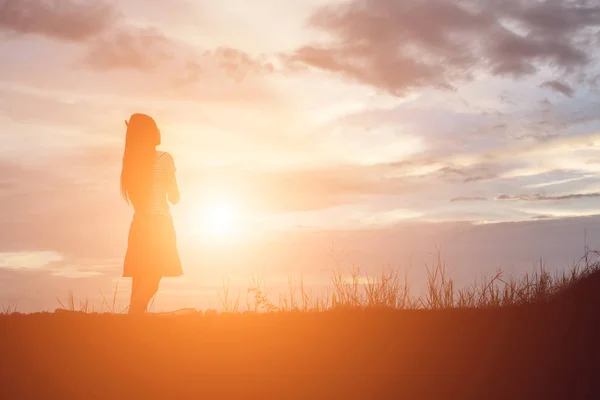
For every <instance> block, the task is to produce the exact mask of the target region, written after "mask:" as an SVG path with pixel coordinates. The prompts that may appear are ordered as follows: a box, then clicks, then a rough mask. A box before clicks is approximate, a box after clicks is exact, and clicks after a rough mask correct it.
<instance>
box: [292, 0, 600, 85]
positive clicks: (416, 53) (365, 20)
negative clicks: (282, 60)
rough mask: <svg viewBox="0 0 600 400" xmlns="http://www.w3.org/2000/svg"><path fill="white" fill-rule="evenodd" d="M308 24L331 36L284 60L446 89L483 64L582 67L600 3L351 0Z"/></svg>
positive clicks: (511, 71)
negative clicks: (577, 4) (579, 4)
mask: <svg viewBox="0 0 600 400" xmlns="http://www.w3.org/2000/svg"><path fill="white" fill-rule="evenodd" d="M309 24H310V26H312V27H314V28H316V29H318V30H320V31H323V32H325V33H327V34H328V36H329V37H332V38H333V39H332V40H330V41H328V42H326V43H325V42H321V43H313V44H308V45H305V46H303V47H301V48H298V49H297V50H296V51H295V52H294V53H293V54H291V55H289V57H288V58H287V61H288V63H289V64H291V65H294V64H298V63H300V64H306V65H310V66H312V67H315V68H318V69H322V70H326V71H330V72H334V73H339V74H341V75H344V76H346V77H348V78H351V79H353V80H355V81H358V82H360V83H363V84H368V85H373V86H376V87H378V88H381V89H383V90H386V91H388V92H390V93H392V94H395V95H403V94H405V93H406V92H407V91H409V90H411V89H415V88H419V87H437V88H451V87H453V86H454V85H455V84H456V83H457V82H460V81H465V80H470V79H473V76H474V75H475V74H476V73H480V72H481V71H486V72H488V73H491V74H494V75H502V76H504V75H507V76H514V77H518V76H523V75H529V74H533V73H535V72H537V71H538V70H539V69H540V67H541V66H542V65H549V66H552V67H555V68H558V69H561V70H564V71H572V70H575V69H578V68H581V67H584V66H585V65H587V64H588V62H589V58H588V56H587V55H586V51H585V50H586V46H588V45H589V43H591V42H592V41H593V39H594V37H595V36H594V35H595V34H594V33H593V31H592V30H591V29H588V28H593V27H596V26H598V25H599V24H600V7H598V6H589V7H585V6H575V5H572V2H569V1H566V0H564V1H560V0H557V1H552V2H550V1H546V2H535V3H534V4H532V3H531V2H526V1H516V0H515V1H511V2H497V1H493V0H486V1H476V0H472V1H462V2H456V1H450V0H406V1H395V0H353V1H349V2H346V3H343V4H341V5H333V6H325V7H322V8H320V9H318V10H317V11H316V12H315V13H314V14H313V15H312V17H311V19H310V21H309ZM582 43H583V44H582Z"/></svg>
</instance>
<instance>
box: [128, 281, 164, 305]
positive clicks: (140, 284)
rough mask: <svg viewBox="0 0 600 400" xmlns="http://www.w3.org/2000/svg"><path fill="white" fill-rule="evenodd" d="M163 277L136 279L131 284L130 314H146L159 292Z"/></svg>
mask: <svg viewBox="0 0 600 400" xmlns="http://www.w3.org/2000/svg"><path fill="white" fill-rule="evenodd" d="M160 279H161V277H160V276H158V277H134V278H132V283H131V300H130V303H129V314H144V313H146V311H147V308H148V303H150V300H152V297H154V295H155V294H156V292H157V291H158V286H159V284H160Z"/></svg>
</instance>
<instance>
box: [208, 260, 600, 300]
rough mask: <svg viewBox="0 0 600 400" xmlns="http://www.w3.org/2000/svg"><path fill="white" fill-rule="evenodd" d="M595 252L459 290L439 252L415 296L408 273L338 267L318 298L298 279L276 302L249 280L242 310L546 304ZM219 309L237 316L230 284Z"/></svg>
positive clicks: (595, 266) (596, 266) (585, 270)
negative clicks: (561, 267)
mask: <svg viewBox="0 0 600 400" xmlns="http://www.w3.org/2000/svg"><path fill="white" fill-rule="evenodd" d="M598 255H599V253H598V252H596V251H589V252H587V253H586V255H585V256H584V257H582V258H581V260H580V261H579V262H577V263H576V264H575V265H574V266H573V267H572V268H571V269H570V270H568V271H563V272H560V273H556V274H551V273H550V272H548V271H547V269H546V267H545V264H544V262H543V260H540V261H539V264H538V265H537V266H536V267H535V269H534V270H533V271H531V272H525V273H524V274H523V275H522V276H521V277H514V276H506V275H505V274H504V273H503V272H502V271H501V270H498V271H497V272H496V273H495V274H493V275H491V276H490V275H486V274H484V275H482V276H481V277H480V278H479V279H476V280H475V281H474V282H473V284H471V285H468V286H466V287H462V288H459V287H458V286H457V285H456V284H455V282H454V281H453V280H452V278H451V277H450V276H449V275H448V273H447V268H446V264H445V263H444V261H443V259H442V257H441V253H440V252H439V251H438V252H436V255H435V259H434V262H433V263H432V264H431V265H425V268H426V271H427V284H426V290H425V291H424V293H420V294H418V295H414V294H413V292H412V291H411V285H410V283H409V279H408V272H409V270H406V271H404V274H403V275H401V274H400V272H399V271H396V270H391V271H388V272H382V273H380V274H379V275H378V276H369V275H365V274H363V273H362V271H361V269H360V268H352V269H351V270H350V275H349V277H350V279H347V278H346V275H345V274H344V273H343V272H342V270H341V269H340V268H336V269H334V271H333V273H332V276H331V278H330V285H329V287H328V288H327V289H326V290H325V292H324V293H323V292H321V293H317V294H315V293H313V291H312V290H307V289H306V286H305V284H304V279H303V277H302V276H301V277H300V280H299V281H298V282H294V281H293V280H292V279H289V280H288V290H287V292H284V293H279V295H278V296H277V299H278V301H277V303H275V302H273V301H272V300H271V298H270V296H269V294H268V291H267V289H266V286H265V285H264V281H263V280H262V279H260V278H256V277H253V278H252V282H251V284H250V286H249V288H248V290H247V293H248V294H249V295H250V296H249V297H250V298H249V297H248V296H247V297H246V309H245V311H254V312H258V311H266V312H289V311H302V312H321V311H328V310H337V309H396V310H416V309H429V310H438V309H450V308H490V307H506V306H519V305H524V304H532V303H540V302H545V301H547V300H549V299H550V298H552V296H554V295H555V294H557V293H559V292H561V291H562V290H564V289H565V288H568V287H569V286H571V285H572V284H574V283H576V282H578V281H580V280H581V279H583V278H584V277H585V276H587V275H588V274H590V273H593V272H594V271H597V270H600V261H598ZM219 298H220V300H221V306H222V310H223V311H225V312H239V309H240V297H239V293H238V296H237V297H236V298H233V297H232V296H231V294H230V290H229V285H228V284H225V283H224V284H223V289H222V292H221V293H219Z"/></svg>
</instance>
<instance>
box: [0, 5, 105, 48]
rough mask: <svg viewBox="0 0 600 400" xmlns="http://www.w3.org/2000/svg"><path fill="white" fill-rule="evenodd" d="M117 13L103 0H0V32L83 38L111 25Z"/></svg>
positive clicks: (74, 38)
mask: <svg viewBox="0 0 600 400" xmlns="http://www.w3.org/2000/svg"><path fill="white" fill-rule="evenodd" d="M116 16H117V12H116V10H115V9H114V7H113V6H112V4H109V3H107V2H104V1H76V0H61V1H57V0H51V1H40V0H0V31H1V30H3V31H6V32H11V33H16V34H36V35H43V36H47V37H52V38H56V39H61V40H70V41H83V40H86V39H88V38H90V37H92V36H95V35H97V34H99V33H102V32H104V31H106V30H107V29H108V28H110V27H111V26H112V24H113V22H114V20H115V18H116Z"/></svg>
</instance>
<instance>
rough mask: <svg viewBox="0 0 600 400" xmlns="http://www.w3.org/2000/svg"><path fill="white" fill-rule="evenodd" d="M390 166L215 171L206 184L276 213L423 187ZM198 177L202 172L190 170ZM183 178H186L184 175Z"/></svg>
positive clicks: (348, 201)
mask: <svg viewBox="0 0 600 400" xmlns="http://www.w3.org/2000/svg"><path fill="white" fill-rule="evenodd" d="M386 171H388V167H386V166H380V165H376V166H360V165H331V166H322V167H313V168H306V169H297V170H280V171H259V170H252V169H239V168H236V169H227V170H211V171H208V172H205V173H203V174H202V175H203V177H202V181H203V182H204V185H205V186H206V187H212V186H216V187H229V188H231V190H232V191H233V194H231V196H232V197H234V198H242V199H244V203H245V204H248V205H249V206H251V207H253V208H256V209H260V210H266V211H269V212H273V213H281V212H299V211H316V210H324V209H327V208H330V207H336V206H341V205H347V204H355V203H358V202H360V201H361V200H364V198H365V197H366V196H385V195H403V194H406V193H412V192H414V191H416V190H419V188H421V187H423V184H422V183H419V182H418V181H417V179H411V178H409V177H402V178H393V177H392V178H385V177H383V176H382V175H383V174H385V172H386ZM188 173H190V175H191V176H195V178H196V179H198V172H194V171H191V172H188ZM181 179H182V180H183V179H186V178H185V177H184V176H182V177H181Z"/></svg>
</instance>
